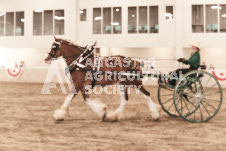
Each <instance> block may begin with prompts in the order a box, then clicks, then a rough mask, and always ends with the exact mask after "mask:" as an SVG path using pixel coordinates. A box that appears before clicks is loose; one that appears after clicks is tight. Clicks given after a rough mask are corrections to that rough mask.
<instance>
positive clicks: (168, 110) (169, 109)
mask: <svg viewBox="0 0 226 151" xmlns="http://www.w3.org/2000/svg"><path fill="white" fill-rule="evenodd" d="M173 104H174V103H172V104H171V105H170V106H169V108H168V111H169V110H170V108H171V107H172V106H173Z"/></svg>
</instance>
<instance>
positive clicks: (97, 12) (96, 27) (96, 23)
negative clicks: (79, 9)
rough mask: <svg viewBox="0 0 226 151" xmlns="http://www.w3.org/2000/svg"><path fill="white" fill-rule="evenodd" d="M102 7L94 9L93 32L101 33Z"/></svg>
mask: <svg viewBox="0 0 226 151" xmlns="http://www.w3.org/2000/svg"><path fill="white" fill-rule="evenodd" d="M101 20H102V17H101V8H94V9H93V34H101Z"/></svg>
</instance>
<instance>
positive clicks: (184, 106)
mask: <svg viewBox="0 0 226 151" xmlns="http://www.w3.org/2000/svg"><path fill="white" fill-rule="evenodd" d="M183 100H184V98H183ZM184 103H185V106H184V107H186V108H187V110H188V113H187V114H186V115H185V116H188V115H189V114H191V112H190V110H189V108H188V106H187V103H186V101H185V100H184ZM184 107H183V108H184Z"/></svg>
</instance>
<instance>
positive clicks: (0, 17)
mask: <svg viewBox="0 0 226 151" xmlns="http://www.w3.org/2000/svg"><path fill="white" fill-rule="evenodd" d="M4 18H5V12H0V36H4V33H5V28H4Z"/></svg>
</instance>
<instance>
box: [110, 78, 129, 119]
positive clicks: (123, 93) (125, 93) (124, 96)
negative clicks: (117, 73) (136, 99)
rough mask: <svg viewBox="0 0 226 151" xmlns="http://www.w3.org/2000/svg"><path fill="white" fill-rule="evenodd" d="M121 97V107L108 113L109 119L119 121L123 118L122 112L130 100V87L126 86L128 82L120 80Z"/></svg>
mask: <svg viewBox="0 0 226 151" xmlns="http://www.w3.org/2000/svg"><path fill="white" fill-rule="evenodd" d="M119 86H120V98H121V102H120V105H119V107H118V108H117V109H116V110H115V111H114V112H112V113H109V114H108V115H107V120H108V121H117V120H119V119H121V118H122V112H123V110H124V108H125V106H126V104H127V102H128V99H129V98H128V87H127V86H126V82H124V81H123V82H120V83H119Z"/></svg>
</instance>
